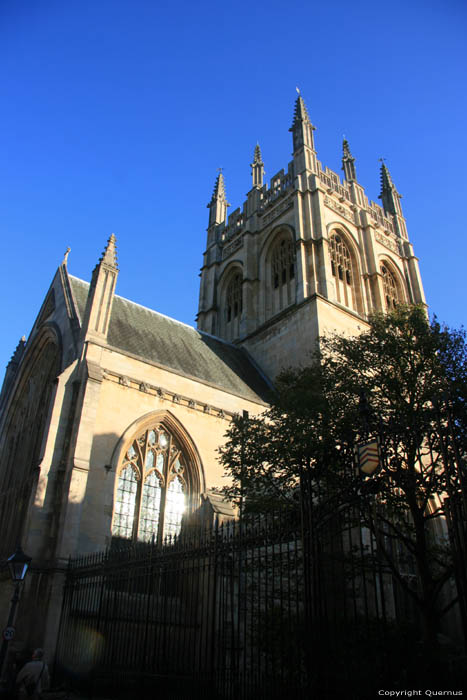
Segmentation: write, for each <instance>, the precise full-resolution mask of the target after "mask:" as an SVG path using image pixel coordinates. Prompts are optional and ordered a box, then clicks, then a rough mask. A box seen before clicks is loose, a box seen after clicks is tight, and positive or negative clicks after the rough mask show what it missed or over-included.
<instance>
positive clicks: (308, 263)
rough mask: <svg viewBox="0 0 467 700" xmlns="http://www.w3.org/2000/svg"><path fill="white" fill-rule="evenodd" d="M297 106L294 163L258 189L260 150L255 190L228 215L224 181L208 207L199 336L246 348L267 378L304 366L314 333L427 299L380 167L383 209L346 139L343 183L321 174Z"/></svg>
mask: <svg viewBox="0 0 467 700" xmlns="http://www.w3.org/2000/svg"><path fill="white" fill-rule="evenodd" d="M314 130H315V127H314V126H313V125H312V123H311V121H310V118H309V116H308V112H307V108H306V106H305V103H304V101H303V98H302V97H301V96H299V97H298V98H297V101H296V104H295V113H294V116H293V123H292V126H291V128H290V131H291V132H292V138H293V160H292V161H291V162H290V163H289V165H288V168H287V172H285V171H284V170H281V171H279V172H278V173H277V174H276V175H274V177H273V178H272V179H271V182H270V185H269V187H268V185H267V184H264V182H263V179H264V167H263V160H262V155H261V151H260V147H259V145H257V146H256V148H255V150H254V156H253V163H252V164H251V168H252V188H251V190H250V191H249V192H248V195H247V200H246V201H245V202H244V204H243V207H242V209H240V208H238V209H235V211H233V212H232V213H231V214H230V215H229V217H228V218H227V208H228V207H229V204H228V202H227V199H226V194H225V185H224V178H223V175H222V173H219V175H218V177H217V180H216V184H215V187H214V192H213V195H212V199H211V201H210V203H209V204H208V208H209V226H208V236H207V248H206V252H205V254H204V264H203V267H202V274H201V290H200V300H199V313H198V328H199V329H200V330H202V331H206V332H208V333H212V334H213V335H217V336H219V337H221V338H224V339H226V340H229V341H231V342H234V343H235V344H238V345H240V346H242V347H243V348H245V349H247V350H248V351H249V353H250V354H251V355H252V356H253V358H254V359H255V360H256V362H257V363H258V364H259V366H260V367H261V368H262V369H263V371H265V372H266V373H267V374H268V375H269V376H271V377H274V376H275V375H276V374H277V373H278V372H279V371H280V370H281V369H282V368H284V367H287V366H289V365H291V364H295V365H298V364H305V363H307V362H308V361H309V353H310V350H312V349H313V346H314V343H315V341H316V339H317V338H318V336H320V335H323V334H325V333H326V332H332V331H336V332H339V333H341V332H349V333H357V332H358V331H359V329H361V328H363V327H365V323H366V319H367V317H368V314H370V313H371V312H374V311H385V310H386V309H390V308H391V307H393V306H394V305H395V304H397V303H398V302H408V303H414V304H419V303H422V304H424V303H425V297H424V293H423V288H422V283H421V279H420V273H419V269H418V261H417V258H416V257H415V255H414V252H413V246H412V245H411V243H410V242H409V239H408V235H407V228H406V223H405V219H404V216H403V214H402V209H401V204H400V198H401V196H400V195H399V193H398V192H397V190H396V187H395V185H394V184H393V182H392V180H391V176H390V174H389V171H388V169H387V167H386V165H385V164H384V163H383V164H382V166H381V195H380V197H381V200H382V206H379V205H378V204H376V203H374V202H371V201H369V200H368V198H367V197H366V196H365V192H364V189H363V187H362V186H361V185H360V184H359V183H358V181H357V174H356V168H355V159H354V158H353V156H352V154H351V152H350V148H349V144H348V142H347V141H345V140H344V143H343V157H342V166H343V167H342V169H343V171H344V179H343V180H342V181H341V180H340V178H339V176H338V175H337V174H336V173H334V172H332V171H331V170H329V169H328V168H323V167H322V165H321V163H320V162H319V160H318V159H317V154H316V150H315V143H314V135H313V132H314Z"/></svg>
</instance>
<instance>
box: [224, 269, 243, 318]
mask: <svg viewBox="0 0 467 700" xmlns="http://www.w3.org/2000/svg"><path fill="white" fill-rule="evenodd" d="M226 301H227V304H226V320H227V323H230V321H233V320H234V319H236V318H237V317H239V316H241V314H242V311H243V301H242V276H241V275H240V273H237V274H236V275H235V276H234V277H233V279H232V280H231V281H230V283H229V286H228V287H227V294H226Z"/></svg>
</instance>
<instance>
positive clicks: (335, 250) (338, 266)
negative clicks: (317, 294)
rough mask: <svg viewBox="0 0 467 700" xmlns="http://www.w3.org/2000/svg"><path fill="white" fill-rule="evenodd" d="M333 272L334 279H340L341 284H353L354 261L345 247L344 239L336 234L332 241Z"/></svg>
mask: <svg viewBox="0 0 467 700" xmlns="http://www.w3.org/2000/svg"><path fill="white" fill-rule="evenodd" d="M330 255H331V270H332V274H333V275H334V277H338V278H339V279H340V280H341V282H343V281H345V283H346V284H348V285H351V284H352V260H351V258H350V253H349V249H348V248H347V246H346V245H345V243H344V241H343V240H342V237H341V236H339V234H337V233H334V234H333V235H332V236H331V240H330Z"/></svg>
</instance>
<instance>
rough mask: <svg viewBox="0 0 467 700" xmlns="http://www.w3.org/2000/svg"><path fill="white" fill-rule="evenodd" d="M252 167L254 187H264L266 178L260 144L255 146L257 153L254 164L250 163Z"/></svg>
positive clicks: (254, 155)
mask: <svg viewBox="0 0 467 700" xmlns="http://www.w3.org/2000/svg"><path fill="white" fill-rule="evenodd" d="M250 166H251V175H252V178H253V187H262V186H263V177H264V163H263V159H262V157H261V149H260V147H259V143H257V144H256V146H255V152H254V154H253V163H250Z"/></svg>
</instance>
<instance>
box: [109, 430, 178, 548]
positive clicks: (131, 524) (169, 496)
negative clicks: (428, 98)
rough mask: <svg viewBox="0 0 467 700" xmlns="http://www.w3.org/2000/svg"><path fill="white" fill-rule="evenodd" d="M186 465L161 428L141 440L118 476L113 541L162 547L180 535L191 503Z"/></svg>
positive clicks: (127, 455) (173, 441) (174, 442)
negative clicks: (187, 508)
mask: <svg viewBox="0 0 467 700" xmlns="http://www.w3.org/2000/svg"><path fill="white" fill-rule="evenodd" d="M187 470H188V465H187V460H186V458H185V456H184V454H183V451H182V448H181V446H180V445H179V444H178V442H177V440H176V439H175V438H174V436H173V435H172V434H171V433H170V432H169V431H168V430H167V429H166V428H165V426H164V425H162V424H156V425H154V426H153V427H151V428H149V429H147V430H145V431H144V433H142V434H141V435H140V436H139V437H137V438H136V439H135V440H133V442H132V443H131V445H130V446H129V448H128V449H127V451H126V453H125V455H124V457H123V460H122V463H121V466H120V469H119V473H118V480H117V488H116V493H115V504H114V515H113V522H112V535H113V536H114V537H121V538H124V539H133V540H140V541H142V542H151V541H154V542H159V543H161V542H163V541H164V540H165V539H166V538H167V537H173V536H175V535H178V534H179V533H180V529H181V525H182V518H183V514H184V513H185V509H186V505H187V503H186V502H187V497H188V495H189V494H188V485H187V484H188V482H187Z"/></svg>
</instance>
